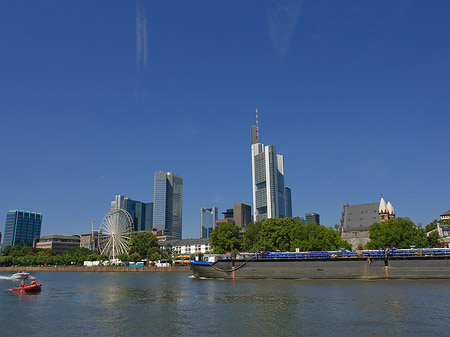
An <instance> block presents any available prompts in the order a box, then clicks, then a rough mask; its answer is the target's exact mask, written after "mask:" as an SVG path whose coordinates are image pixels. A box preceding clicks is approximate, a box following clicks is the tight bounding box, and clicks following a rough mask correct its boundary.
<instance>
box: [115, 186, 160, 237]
mask: <svg viewBox="0 0 450 337" xmlns="http://www.w3.org/2000/svg"><path fill="white" fill-rule="evenodd" d="M111 209H124V210H126V211H127V212H128V213H130V215H131V218H132V219H133V225H134V230H135V231H150V230H152V228H153V203H152V202H147V203H145V202H141V201H137V200H132V199H130V198H127V197H125V196H123V195H120V194H118V195H116V197H115V200H114V201H111Z"/></svg>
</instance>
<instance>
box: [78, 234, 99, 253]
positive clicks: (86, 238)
mask: <svg viewBox="0 0 450 337" xmlns="http://www.w3.org/2000/svg"><path fill="white" fill-rule="evenodd" d="M80 247H81V248H87V249H91V250H98V231H97V230H95V231H94V232H93V233H88V234H81V237H80Z"/></svg>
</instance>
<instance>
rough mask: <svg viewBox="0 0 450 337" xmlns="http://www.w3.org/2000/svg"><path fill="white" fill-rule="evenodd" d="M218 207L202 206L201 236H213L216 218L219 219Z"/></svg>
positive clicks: (202, 237) (203, 237)
mask: <svg viewBox="0 0 450 337" xmlns="http://www.w3.org/2000/svg"><path fill="white" fill-rule="evenodd" d="M218 215H219V214H218V210H217V207H212V208H200V238H201V239H207V238H209V237H210V236H211V233H212V231H213V229H214V225H215V223H216V220H217V219H218Z"/></svg>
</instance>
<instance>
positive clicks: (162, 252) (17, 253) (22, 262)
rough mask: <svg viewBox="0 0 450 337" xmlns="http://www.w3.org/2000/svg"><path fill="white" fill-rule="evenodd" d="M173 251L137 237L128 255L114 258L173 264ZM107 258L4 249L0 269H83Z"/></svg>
mask: <svg viewBox="0 0 450 337" xmlns="http://www.w3.org/2000/svg"><path fill="white" fill-rule="evenodd" d="M172 255H173V249H172V247H171V246H170V245H169V246H166V247H164V248H161V249H160V247H159V245H158V239H157V238H156V236H155V235H153V234H152V233H139V234H137V235H136V236H135V237H134V238H133V242H132V245H131V249H130V252H129V254H121V255H119V256H117V258H118V259H119V260H121V261H123V262H128V261H134V262H137V261H141V260H143V259H149V260H152V261H155V260H161V259H165V260H167V261H172ZM107 260H109V256H107V255H105V254H100V253H99V252H98V251H95V250H90V249H87V248H80V247H74V248H72V249H70V250H68V251H66V252H64V253H63V254H58V255H57V254H55V251H54V250H53V249H40V248H32V247H28V246H24V247H22V246H6V247H5V248H4V250H3V254H2V256H0V266H11V265H17V266H43V265H60V266H64V265H83V263H84V261H107Z"/></svg>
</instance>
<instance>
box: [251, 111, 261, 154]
mask: <svg viewBox="0 0 450 337" xmlns="http://www.w3.org/2000/svg"><path fill="white" fill-rule="evenodd" d="M251 132H252V137H251V138H252V145H253V144H258V143H259V127H258V108H256V126H255V125H254V126H252V130H251Z"/></svg>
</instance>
